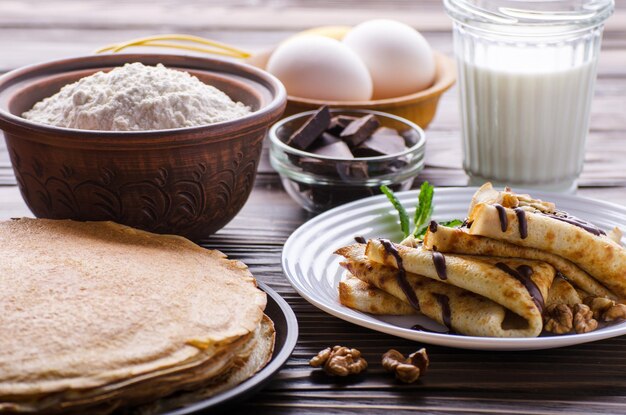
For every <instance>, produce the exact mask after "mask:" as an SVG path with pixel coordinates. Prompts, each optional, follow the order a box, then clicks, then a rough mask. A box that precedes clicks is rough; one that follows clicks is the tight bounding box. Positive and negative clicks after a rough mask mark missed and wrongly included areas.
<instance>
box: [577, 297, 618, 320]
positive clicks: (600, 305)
mask: <svg viewBox="0 0 626 415" xmlns="http://www.w3.org/2000/svg"><path fill="white" fill-rule="evenodd" d="M583 303H584V304H586V305H588V306H589V308H590V309H591V311H593V318H595V319H596V320H600V319H602V318H603V317H602V316H603V315H604V313H606V312H607V311H608V310H609V309H610V308H611V307H613V306H614V305H615V301H613V300H611V299H610V298H605V297H594V296H590V297H585V298H584V299H583Z"/></svg>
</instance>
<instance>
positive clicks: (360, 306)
mask: <svg viewBox="0 0 626 415" xmlns="http://www.w3.org/2000/svg"><path fill="white" fill-rule="evenodd" d="M344 265H345V268H348V269H350V268H355V266H353V265H350V264H349V263H344ZM339 301H340V302H341V304H343V305H345V306H346V307H350V308H353V309H355V310H358V311H362V312H364V313H369V314H380V315H392V316H394V315H395V316H402V315H410V314H415V313H417V310H415V309H414V308H413V307H411V306H410V305H409V303H408V302H406V301H402V300H400V299H399V298H396V297H394V296H393V295H391V294H388V293H387V292H385V291H383V290H381V289H379V288H376V287H375V286H373V285H370V284H368V283H367V282H365V281H361V280H360V279H358V278H357V277H355V276H354V275H352V274H351V273H350V272H349V271H348V272H346V273H345V274H344V275H343V277H342V278H341V281H339Z"/></svg>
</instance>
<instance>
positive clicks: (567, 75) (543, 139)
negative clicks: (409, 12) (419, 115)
mask: <svg viewBox="0 0 626 415" xmlns="http://www.w3.org/2000/svg"><path fill="white" fill-rule="evenodd" d="M445 3H446V7H447V10H448V13H449V14H450V15H451V16H452V17H453V18H454V20H455V29H454V41H455V53H456V57H457V64H458V74H459V89H460V98H461V99H460V109H461V127H462V134H463V140H462V142H463V145H462V148H463V154H464V158H463V167H464V169H465V171H466V173H467V174H468V175H469V177H470V184H476V185H480V184H482V183H484V182H485V181H492V182H494V183H495V184H498V185H510V186H516V187H525V188H540V189H544V190H555V191H564V192H569V191H573V190H575V189H576V179H577V178H578V176H579V175H580V172H581V171H582V167H583V161H584V150H585V141H586V136H587V134H588V131H589V116H590V108H591V102H592V98H593V90H594V82H595V78H596V64H597V57H598V53H599V48H600V41H601V37H602V28H603V26H602V23H603V22H604V20H605V19H606V18H607V17H608V15H610V13H611V11H612V10H613V8H612V7H613V5H612V1H609V0H603V1H588V0H585V1H559V2H554V1H552V2H551V1H537V2H521V1H516V0H509V1H479V0H446V2H445ZM522 3H523V4H522ZM591 3H593V4H594V5H595V6H594V7H595V9H589V8H584V9H581V7H582V6H581V5H583V6H584V5H585V4H587V6H588V5H589V4H591ZM601 6H602V7H601ZM530 7H532V8H533V9H529V8H530Z"/></svg>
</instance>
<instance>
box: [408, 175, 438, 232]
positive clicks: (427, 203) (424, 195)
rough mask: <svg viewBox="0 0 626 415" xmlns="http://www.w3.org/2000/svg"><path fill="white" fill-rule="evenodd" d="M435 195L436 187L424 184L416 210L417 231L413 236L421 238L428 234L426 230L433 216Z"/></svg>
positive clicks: (415, 222) (415, 230) (414, 221)
mask: <svg viewBox="0 0 626 415" xmlns="http://www.w3.org/2000/svg"><path fill="white" fill-rule="evenodd" d="M434 195H435V187H434V186H433V185H431V184H430V183H428V182H424V183H422V187H421V188H420V194H419V196H418V198H417V207H416V208H415V217H414V219H413V223H414V224H415V229H414V230H413V236H414V237H416V238H419V237H420V236H424V234H426V228H427V227H428V223H429V222H430V217H431V215H432V214H433V196H434Z"/></svg>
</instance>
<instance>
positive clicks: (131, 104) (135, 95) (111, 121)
mask: <svg viewBox="0 0 626 415" xmlns="http://www.w3.org/2000/svg"><path fill="white" fill-rule="evenodd" d="M250 112H251V110H250V107H247V106H246V105H244V104H242V103H241V102H234V101H233V100H231V99H230V98H229V97H228V95H226V94H225V93H223V92H222V91H220V90H219V89H217V88H215V87H213V86H211V85H207V84H205V83H203V82H201V81H200V80H199V79H198V78H196V77H195V76H192V75H190V74H189V73H187V72H182V71H176V70H172V69H168V68H166V67H164V66H163V65H161V64H158V65H156V66H145V65H143V64H141V63H127V64H126V65H124V66H122V67H118V68H115V69H113V70H112V71H110V72H106V73H105V72H98V73H95V74H93V75H91V76H87V77H85V78H82V79H80V80H79V81H78V82H75V83H73V84H69V85H66V86H64V87H63V88H62V89H61V91H59V92H58V93H57V94H55V95H53V96H51V97H48V98H46V99H44V100H43V101H41V102H38V103H37V104H35V106H34V107H33V108H32V109H31V110H30V111H27V112H25V113H24V114H22V116H23V117H24V118H26V119H28V120H31V121H35V122H39V123H43V124H50V125H55V126H58V127H67V128H77V129H81V130H105V131H144V130H166V129H171V128H181V127H193V126H199V125H206V124H214V123H217V122H222V121H229V120H233V119H235V118H240V117H243V116H244V115H246V114H249V113H250Z"/></svg>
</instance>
